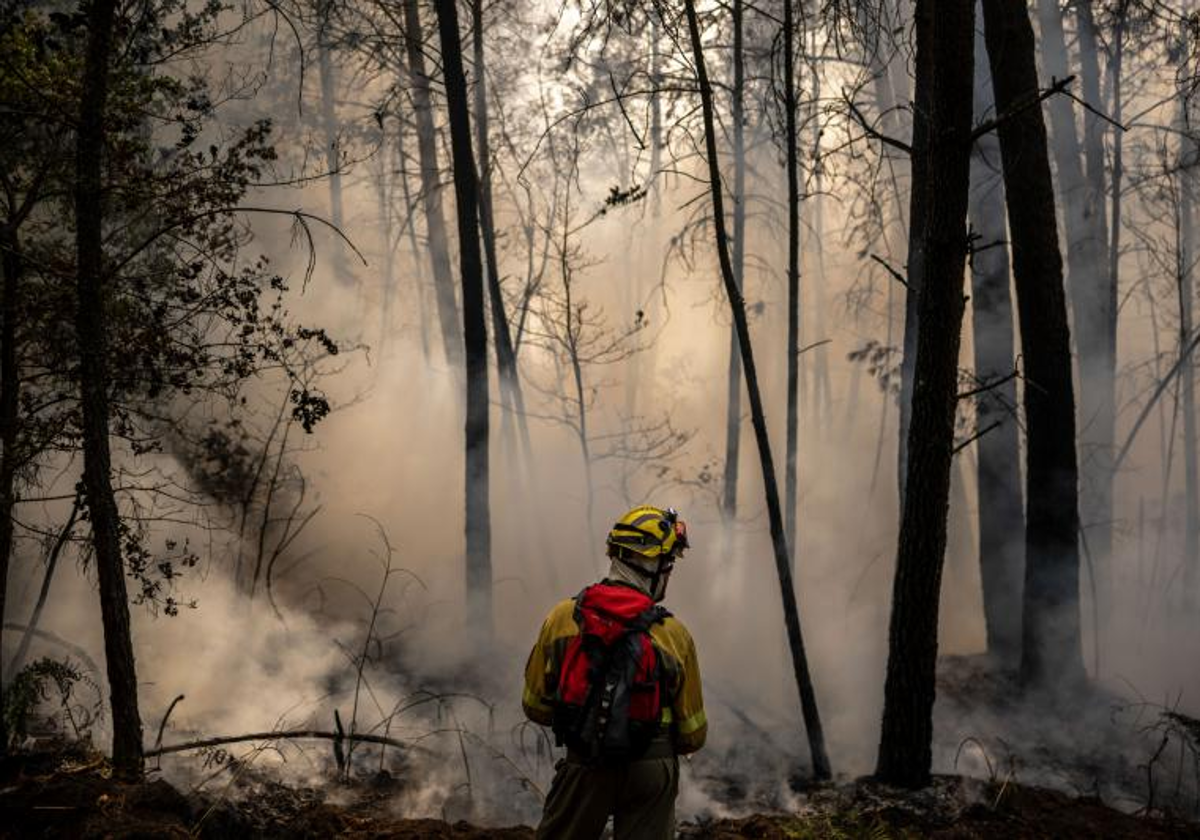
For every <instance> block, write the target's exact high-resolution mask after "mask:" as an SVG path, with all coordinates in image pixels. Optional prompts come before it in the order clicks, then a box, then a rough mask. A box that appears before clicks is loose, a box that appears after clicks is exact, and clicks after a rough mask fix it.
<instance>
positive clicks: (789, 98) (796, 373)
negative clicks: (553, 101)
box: [783, 0, 800, 570]
mask: <svg viewBox="0 0 1200 840" xmlns="http://www.w3.org/2000/svg"><path fill="white" fill-rule="evenodd" d="M792 7H793V0H784V2H783V112H784V142H785V143H786V144H787V149H786V150H785V159H786V169H787V316H788V317H787V414H786V422H787V429H786V439H785V441H784V461H783V463H784V478H783V488H784V489H783V521H784V533H785V534H786V535H787V545H788V551H789V552H790V554H789V557H788V560H789V561H790V563H791V565H792V569H793V570H795V568H796V555H797V554H798V553H799V552H798V550H797V548H796V508H797V506H798V499H797V495H798V491H797V472H798V468H797V464H796V451H797V450H798V449H799V446H800V440H799V434H800V429H799V426H800V393H799V385H800V174H799V164H798V162H797V160H796V147H797V145H798V144H799V141H800V138H799V137H798V136H797V130H796V67H795V64H796V45H795V39H796V33H795V31H794V30H795V21H794V20H793V14H792Z"/></svg>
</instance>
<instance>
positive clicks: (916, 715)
mask: <svg viewBox="0 0 1200 840" xmlns="http://www.w3.org/2000/svg"><path fill="white" fill-rule="evenodd" d="M974 12H975V4H974V0H941V2H939V3H937V7H936V10H935V5H934V0H917V5H916V11H915V22H916V59H915V61H916V100H917V104H918V107H917V108H916V109H915V111H914V114H915V116H914V125H913V153H912V162H913V163H912V165H913V182H912V184H913V185H912V198H911V204H910V207H911V210H910V214H911V215H910V218H911V219H912V220H913V221H912V224H913V230H912V232H911V233H910V237H909V241H910V243H911V245H910V247H912V246H916V248H917V249H918V252H919V253H920V254H921V259H922V260H923V263H922V267H921V269H920V273H921V278H922V283H921V292H920V295H919V297H918V304H919V306H920V312H919V322H920V329H919V330H918V332H917V355H916V365H915V369H914V371H913V373H914V379H913V388H912V422H911V426H910V428H909V435H908V463H907V474H906V476H905V480H904V493H905V501H904V503H903V505H902V506H901V511H902V513H901V520H900V539H899V545H898V549H897V552H896V578H895V584H894V586H893V589H892V617H891V625H890V629H889V634H888V664H887V678H886V681H885V683H884V699H883V726H882V732H881V736H880V742H879V761H878V764H877V766H876V774H877V775H878V776H879V778H880V779H882V780H883V781H885V782H889V783H892V784H899V785H905V786H911V787H920V786H924V785H926V784H928V783H929V779H930V767H931V764H932V761H933V753H932V742H933V701H934V695H935V668H936V663H937V628H938V601H939V595H940V591H941V582H942V567H943V562H944V559H945V552H946V517H947V514H948V511H949V502H950V466H951V459H952V458H953V449H954V415H955V410H956V408H957V391H958V351H959V342H960V339H961V335H962V315H963V308H964V298H963V270H964V268H965V264H966V249H967V229H966V219H967V194H968V191H969V186H970V162H971V143H970V134H971V94H972V90H971V85H972V81H971V80H972V74H971V66H972V63H971V54H972V44H973V40H972V32H973V25H974V17H975V14H974ZM918 220H920V225H921V226H920V227H919V228H918V227H917V224H918ZM909 269H910V277H911V276H912V274H911V272H912V260H911V257H910V262H909ZM910 282H911V280H910Z"/></svg>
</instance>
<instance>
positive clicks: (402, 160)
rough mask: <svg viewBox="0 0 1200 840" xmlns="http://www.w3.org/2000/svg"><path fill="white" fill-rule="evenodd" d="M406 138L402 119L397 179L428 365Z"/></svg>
mask: <svg viewBox="0 0 1200 840" xmlns="http://www.w3.org/2000/svg"><path fill="white" fill-rule="evenodd" d="M405 136H406V132H405V123H404V120H403V119H401V120H399V125H398V126H397V128H396V152H397V155H398V159H397V165H398V166H399V171H398V172H397V177H398V178H399V179H400V194H401V195H402V196H403V198H404V212H405V214H406V216H407V219H406V220H405V226H406V227H407V228H408V246H409V248H411V249H412V261H413V272H414V275H415V280H416V292H417V316H418V317H419V318H420V321H421V354H422V358H424V360H425V363H426V364H428V363H429V359H430V352H431V348H430V346H429V318H428V308H427V303H426V294H425V268H424V266H425V261H424V260H422V259H421V246H420V243H419V242H418V241H417V219H416V213H417V209H416V200H415V199H414V197H413V194H412V186H411V184H410V183H409V175H408V162H409V154H408V151H407V150H406V148H405V142H406V140H405Z"/></svg>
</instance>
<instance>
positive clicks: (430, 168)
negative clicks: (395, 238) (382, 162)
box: [404, 0, 478, 369]
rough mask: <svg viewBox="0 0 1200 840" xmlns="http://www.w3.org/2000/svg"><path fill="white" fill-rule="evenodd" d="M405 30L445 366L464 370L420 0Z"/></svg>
mask: <svg viewBox="0 0 1200 840" xmlns="http://www.w3.org/2000/svg"><path fill="white" fill-rule="evenodd" d="M404 28H405V32H404V43H405V48H406V51H407V55H408V75H409V80H410V83H411V85H412V88H411V92H412V100H413V117H414V119H415V120H416V123H417V155H418V158H419V160H420V162H421V200H422V204H423V207H424V210H425V229H426V233H427V234H428V238H429V261H430V264H431V266H432V268H433V291H434V297H435V300H436V302H437V314H438V323H439V324H440V325H441V328H442V347H443V348H444V350H445V354H446V363H447V364H448V365H450V366H451V367H452V368H455V369H461V368H462V366H463V333H462V329H461V328H460V327H459V322H458V304H457V303H456V302H455V300H454V272H453V270H452V268H451V266H450V246H449V242H448V240H447V237H446V220H445V218H444V217H443V216H442V184H441V177H442V168H441V164H440V163H439V162H438V151H437V128H436V127H435V125H434V120H433V99H432V95H431V92H430V83H429V74H428V73H427V72H426V70H425V54H424V52H423V50H424V48H425V44H424V40H425V39H424V34H423V32H422V30H421V12H420V8H419V0H404ZM476 248H478V245H476ZM464 317H465V316H464Z"/></svg>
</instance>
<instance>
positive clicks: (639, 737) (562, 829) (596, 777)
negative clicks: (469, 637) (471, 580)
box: [522, 506, 708, 840]
mask: <svg viewBox="0 0 1200 840" xmlns="http://www.w3.org/2000/svg"><path fill="white" fill-rule="evenodd" d="M606 542H607V554H608V557H609V558H610V560H611V567H610V569H609V572H608V576H607V577H606V578H604V579H603V580H602V581H601V582H600V583H597V584H594V585H592V586H589V587H587V588H586V589H584V590H583V591H582V592H581V593H579V595H577V596H576V597H575V598H572V599H568V600H565V601H562V602H561V603H559V604H558V605H557V606H556V607H554V609H553V610H551V611H550V614H549V615H548V616H547V617H546V620H545V622H544V623H543V624H542V630H541V633H540V634H539V635H538V639H537V642H536V643H535V644H534V646H533V651H532V652H531V653H530V654H529V661H528V663H527V664H526V666H525V691H524V696H523V702H522V705H523V707H524V709H525V714H526V716H528V717H529V719H530V720H532V721H533V722H535V723H538V724H541V725H543V726H550V727H552V728H553V730H554V734H555V738H556V741H557V742H558V744H559V745H560V746H566V748H567V751H566V757H565V758H563V759H561V760H560V761H559V762H558V763H557V764H556V765H555V773H554V782H553V784H552V785H551V787H550V792H549V794H548V795H547V797H546V803H545V809H544V812H543V814H542V821H541V824H540V825H539V826H538V829H537V836H538V838H539V840H540V839H541V838H548V839H549V840H590V838H598V837H600V836H601V833H602V832H603V831H604V827H605V824H606V822H607V820H608V817H609V816H610V815H611V816H612V817H613V836H614V840H665V838H670V837H674V835H675V796H676V794H677V793H678V790H679V756H680V755H685V754H687V753H692V752H695V751H696V750H698V749H700V748H701V747H702V746H704V740H705V737H706V735H707V732H708V724H707V721H706V719H705V716H704V702H703V698H702V696H701V690H700V671H699V666H698V663H697V660H696V647H695V644H694V643H693V642H692V637H691V634H689V633H688V631H687V628H685V627H684V626H683V624H682V623H681V622H680V621H679V620H678V619H676V618H675V617H674V616H672V615H671V614H670V613H669V612H667V611H666V609H664V608H663V607H662V606H660V605H659V602H660V601H662V600H663V598H664V596H665V595H666V591H667V584H668V582H669V581H670V579H671V571H672V569H673V568H674V566H675V562H676V560H678V559H679V558H680V557H682V555H683V552H684V549H686V548H687V547H688V538H687V526H686V525H685V524H684V522H683V520H682V519H680V518H679V516H678V515H677V514H676V512H675V511H674V510H673V509H671V508H666V509H662V508H656V507H649V506H641V507H636V508H634V509H633V510H631V511H629V512H628V513H627V514H625V515H624V516H623V517H621V519H620V520H619V521H618V522H617V523H616V524H614V525H613V527H612V530H611V531H610V532H609V534H608V539H607V541H606Z"/></svg>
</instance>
